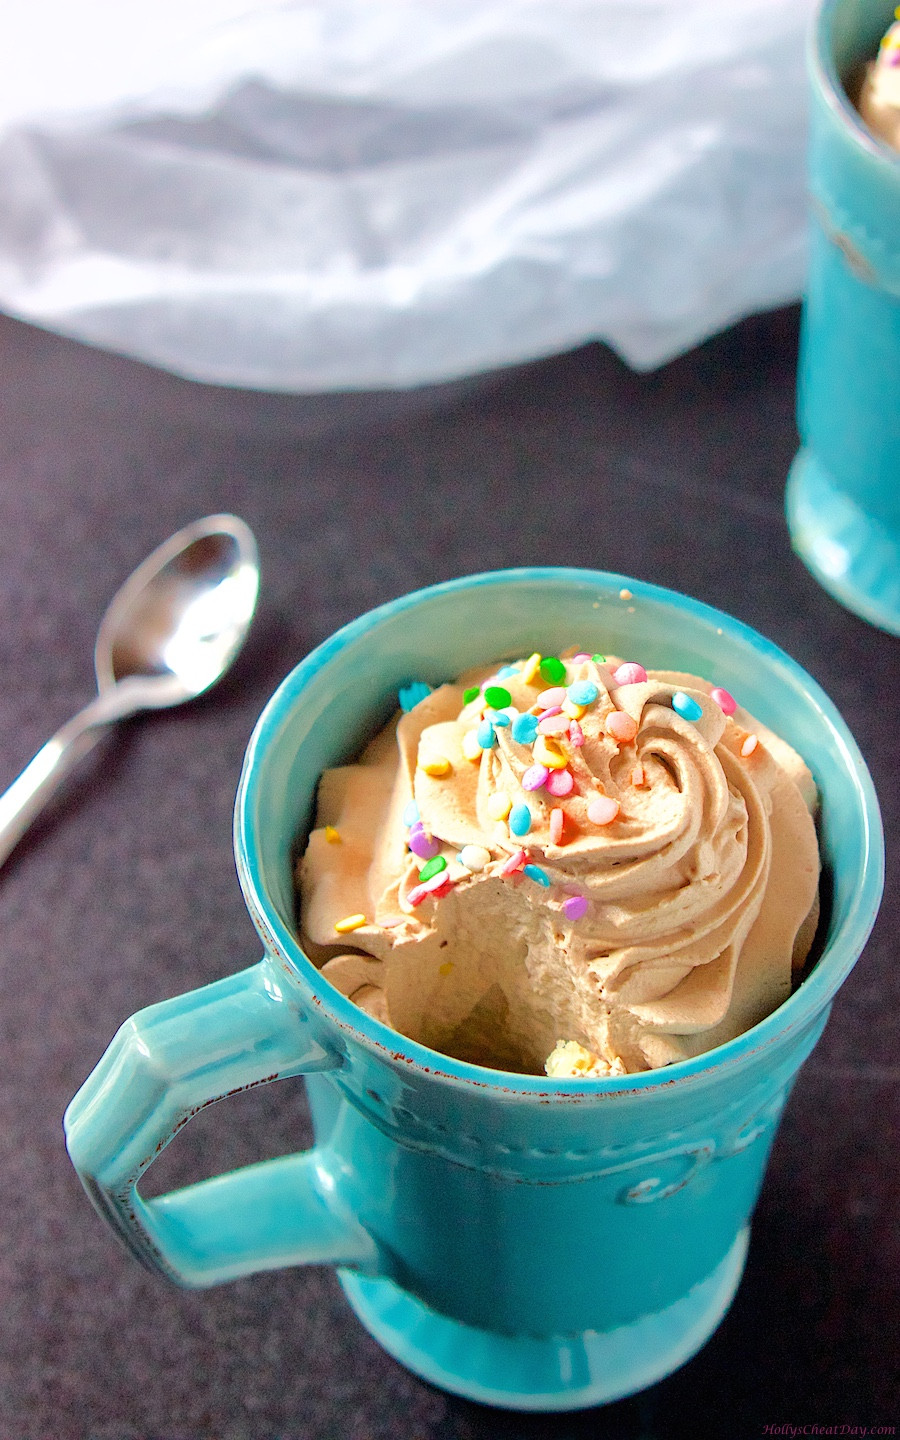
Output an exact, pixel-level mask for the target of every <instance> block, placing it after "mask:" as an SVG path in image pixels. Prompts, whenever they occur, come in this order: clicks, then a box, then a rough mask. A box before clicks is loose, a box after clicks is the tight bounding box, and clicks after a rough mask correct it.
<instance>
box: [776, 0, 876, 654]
mask: <svg viewBox="0 0 900 1440" xmlns="http://www.w3.org/2000/svg"><path fill="white" fill-rule="evenodd" d="M895 3H896V0H825V4H824V5H822V6H821V8H820V10H819V12H818V15H817V18H816V21H815V24H814V26H813V29H812V33H811V42H810V49H809V71H810V88H811V100H812V104H811V116H810V120H811V135H810V147H809V185H810V191H811V208H812V223H811V231H810V250H809V270H808V277H807V284H806V295H805V299H804V306H803V319H802V326H801V338H800V363H799V373H798V396H797V415H798V423H799V428H800V437H801V442H802V444H801V449H800V451H799V453H798V455H797V457H796V459H795V461H794V464H793V466H792V467H791V473H790V476H789V478H788V486H787V518H788V525H789V527H790V531H791V538H792V541H793V545H794V549H795V550H796V551H797V553H798V554H799V555H800V557H801V559H803V561H804V562H805V563H806V565H807V567H808V568H809V569H810V570H811V571H812V573H813V574H814V575H815V576H816V578H817V579H818V580H819V581H820V583H821V584H822V585H823V586H824V587H825V588H826V589H827V590H829V591H830V592H831V593H832V594H833V595H834V596H835V597H836V598H837V599H838V600H840V601H841V602H842V603H843V604H844V605H846V606H847V607H848V609H850V610H853V611H855V612H856V613H857V614H859V615H861V616H863V618H864V619H866V620H869V621H871V622H872V623H873V624H875V625H878V626H881V627H882V628H883V629H885V630H889V631H891V632H892V633H894V634H900V154H898V153H897V152H896V151H894V150H892V149H890V148H889V147H888V146H887V145H886V144H884V143H883V142H882V141H881V140H879V139H877V138H876V137H875V136H874V135H872V134H871V133H870V131H869V130H868V128H867V127H866V126H865V125H864V124H863V121H862V120H861V119H860V117H859V115H858V114H857V111H856V108H855V106H854V104H853V103H852V102H851V98H850V97H851V96H853V97H854V98H856V95H857V91H858V89H859V85H860V83H861V80H862V74H863V67H864V64H865V62H866V61H867V60H869V59H871V58H873V57H874V55H875V53H876V51H877V49H878V42H879V39H880V37H881V36H882V35H883V34H884V32H885V31H886V29H887V27H888V25H889V24H890V22H891V20H892V19H893V14H894V4H895Z"/></svg>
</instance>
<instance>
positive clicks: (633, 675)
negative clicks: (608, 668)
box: [613, 660, 647, 685]
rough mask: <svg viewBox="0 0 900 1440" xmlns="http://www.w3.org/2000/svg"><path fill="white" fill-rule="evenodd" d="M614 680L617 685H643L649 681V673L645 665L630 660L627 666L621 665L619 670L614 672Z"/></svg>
mask: <svg viewBox="0 0 900 1440" xmlns="http://www.w3.org/2000/svg"><path fill="white" fill-rule="evenodd" d="M613 679H614V680H615V682H616V684H617V685H643V683H644V681H645V680H646V679H647V672H646V670H645V669H644V667H643V665H638V664H636V662H635V661H634V660H629V661H628V662H627V663H626V664H625V665H620V666H619V668H618V670H614V671H613Z"/></svg>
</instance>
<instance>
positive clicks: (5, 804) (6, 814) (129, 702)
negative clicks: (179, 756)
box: [0, 682, 139, 865]
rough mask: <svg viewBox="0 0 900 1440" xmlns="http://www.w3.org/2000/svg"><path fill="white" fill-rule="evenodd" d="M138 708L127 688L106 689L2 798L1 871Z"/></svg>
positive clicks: (59, 733)
mask: <svg viewBox="0 0 900 1440" xmlns="http://www.w3.org/2000/svg"><path fill="white" fill-rule="evenodd" d="M137 708H139V705H138V703H137V702H136V696H135V694H134V693H133V692H132V687H131V686H130V685H129V684H128V682H123V683H121V684H118V685H114V686H112V687H110V689H108V690H105V691H103V692H101V694H99V695H97V696H95V697H94V699H93V700H92V701H91V702H90V704H88V705H85V707H84V709H83V710H79V712H78V714H77V715H73V717H72V719H71V720H67V721H66V723H65V725H63V726H62V728H61V729H59V730H57V732H56V734H55V735H54V736H53V738H52V739H51V740H48V741H47V743H46V745H42V746H41V748H40V750H39V751H38V752H37V754H36V755H35V757H34V759H33V760H30V761H29V763H28V764H27V765H26V766H25V769H24V770H23V771H22V773H21V775H19V776H18V778H17V779H15V780H14V781H13V783H12V784H11V785H10V787H9V789H8V790H6V791H5V792H4V794H3V795H0V865H2V864H3V863H4V861H5V860H6V859H7V857H8V856H9V854H10V852H11V851H12V850H14V849H15V847H16V845H18V843H19V841H20V840H21V838H22V836H23V835H24V834H25V831H26V830H27V829H28V827H29V825H30V824H31V823H32V821H33V820H35V819H37V816H38V815H39V814H40V812H41V811H42V810H43V808H44V806H45V805H46V804H47V801H48V800H49V799H50V797H51V796H52V795H54V794H55V793H56V791H57V790H58V788H59V786H60V784H61V783H62V781H63V780H64V779H65V778H66V776H67V775H68V774H69V773H70V771H72V770H74V768H75V766H76V765H77V764H78V762H79V760H81V759H82V758H83V757H84V756H85V755H87V753H88V751H90V750H93V748H94V746H95V745H96V743H97V741H98V740H99V739H100V737H101V735H102V734H103V732H104V731H105V730H106V729H107V728H108V727H109V726H110V725H112V724H114V723H115V722H116V721H117V720H122V719H124V717H125V716H126V715H130V714H131V713H132V712H133V711H134V710H135V709H137Z"/></svg>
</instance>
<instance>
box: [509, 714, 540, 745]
mask: <svg viewBox="0 0 900 1440" xmlns="http://www.w3.org/2000/svg"><path fill="white" fill-rule="evenodd" d="M511 733H512V738H513V739H514V740H516V741H517V742H518V743H519V744H520V745H530V744H531V742H532V740H534V739H535V737H536V735H537V733H538V718H537V716H536V715H517V716H516V718H515V720H514V721H513V722H512V732H511Z"/></svg>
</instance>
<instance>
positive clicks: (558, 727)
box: [538, 713, 569, 735]
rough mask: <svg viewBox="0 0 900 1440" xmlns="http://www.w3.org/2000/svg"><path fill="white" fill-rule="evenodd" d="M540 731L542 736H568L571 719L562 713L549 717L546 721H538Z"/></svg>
mask: <svg viewBox="0 0 900 1440" xmlns="http://www.w3.org/2000/svg"><path fill="white" fill-rule="evenodd" d="M538 731H539V733H540V734H541V735H567V734H568V732H569V717H568V715H563V714H562V713H560V714H558V715H548V716H547V717H546V718H545V719H543V720H539V721H538Z"/></svg>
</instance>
